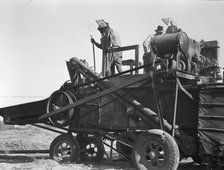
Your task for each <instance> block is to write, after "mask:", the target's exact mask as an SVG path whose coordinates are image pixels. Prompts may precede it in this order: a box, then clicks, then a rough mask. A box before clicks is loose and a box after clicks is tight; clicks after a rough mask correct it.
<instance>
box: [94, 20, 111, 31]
mask: <svg viewBox="0 0 224 170" xmlns="http://www.w3.org/2000/svg"><path fill="white" fill-rule="evenodd" d="M96 23H97V24H98V25H99V27H98V29H100V28H105V27H108V26H109V23H107V22H106V21H104V20H103V19H98V20H96Z"/></svg>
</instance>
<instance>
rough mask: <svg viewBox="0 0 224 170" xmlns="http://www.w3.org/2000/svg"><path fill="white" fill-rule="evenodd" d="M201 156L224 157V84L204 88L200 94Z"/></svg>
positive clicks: (199, 132)
mask: <svg viewBox="0 0 224 170" xmlns="http://www.w3.org/2000/svg"><path fill="white" fill-rule="evenodd" d="M199 100H200V101H199V116H198V134H199V144H200V154H201V155H202V154H210V155H213V156H223V155H224V84H216V85H207V86H205V87H202V89H201V90H200V94H199Z"/></svg>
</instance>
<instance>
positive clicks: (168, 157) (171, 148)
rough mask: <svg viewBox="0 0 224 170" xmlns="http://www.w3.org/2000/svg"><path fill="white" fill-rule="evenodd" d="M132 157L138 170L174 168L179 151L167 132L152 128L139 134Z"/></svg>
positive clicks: (177, 160)
mask: <svg viewBox="0 0 224 170" xmlns="http://www.w3.org/2000/svg"><path fill="white" fill-rule="evenodd" d="M132 158H133V161H134V163H135V165H136V167H137V169H139V170H148V169H150V170H176V169H177V167H178V164H179V159H180V153H179V149H178V146H177V144H176V142H175V140H174V139H173V138H172V137H171V136H170V135H169V134H168V133H166V132H164V131H162V130H159V129H154V130H149V131H148V132H144V133H142V134H140V135H139V137H138V138H137V139H136V142H135V145H134V148H133V151H132Z"/></svg>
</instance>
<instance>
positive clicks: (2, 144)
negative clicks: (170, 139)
mask: <svg viewBox="0 0 224 170" xmlns="http://www.w3.org/2000/svg"><path fill="white" fill-rule="evenodd" d="M0 136H1V139H0V170H70V169H71V170H74V169H75V170H118V169H119V170H135V167H134V165H133V164H132V162H130V161H128V160H125V159H123V158H120V157H119V156H118V154H117V153H114V154H113V156H114V158H113V160H109V159H107V158H106V157H105V160H103V161H102V162H100V163H88V164H83V163H80V164H76V163H72V164H59V163H57V162H55V161H53V160H51V159H49V155H48V154H43V153H41V154H10V153H9V150H48V149H49V146H50V143H51V142H52V141H53V139H54V138H55V137H56V136H58V134H57V133H54V132H51V131H47V130H43V129H40V128H36V127H33V126H29V125H27V126H22V127H17V128H14V127H13V126H7V125H2V124H1V125H0ZM106 151H108V152H109V149H108V148H107V149H106ZM206 169H207V168H206V167H205V166H199V165H198V164H196V163H194V162H193V161H192V160H191V159H186V160H183V161H181V162H180V165H179V168H178V170H206ZM216 170H217V168H216Z"/></svg>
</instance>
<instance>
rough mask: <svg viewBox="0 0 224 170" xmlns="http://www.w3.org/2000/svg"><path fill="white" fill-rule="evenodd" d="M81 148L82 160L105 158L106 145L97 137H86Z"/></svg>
mask: <svg viewBox="0 0 224 170" xmlns="http://www.w3.org/2000/svg"><path fill="white" fill-rule="evenodd" d="M80 148H81V152H80V159H81V160H82V161H88V162H99V161H101V160H102V159H103V155H104V147H103V145H102V144H101V143H99V142H98V141H97V140H96V139H95V138H91V137H90V138H87V139H85V138H84V141H83V143H82V144H80Z"/></svg>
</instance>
